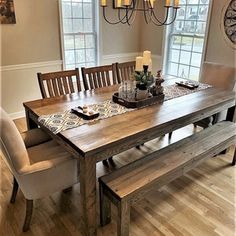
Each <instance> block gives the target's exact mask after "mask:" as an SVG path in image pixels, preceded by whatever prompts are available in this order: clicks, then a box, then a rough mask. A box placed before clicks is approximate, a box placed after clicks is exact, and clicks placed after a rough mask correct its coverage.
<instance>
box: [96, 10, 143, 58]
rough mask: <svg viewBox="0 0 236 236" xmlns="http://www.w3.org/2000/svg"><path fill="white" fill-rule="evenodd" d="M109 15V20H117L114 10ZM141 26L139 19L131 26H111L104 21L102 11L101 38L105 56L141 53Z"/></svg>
mask: <svg viewBox="0 0 236 236" xmlns="http://www.w3.org/2000/svg"><path fill="white" fill-rule="evenodd" d="M109 9H111V8H109ZM107 13H108V14H107V17H108V18H109V19H112V20H114V21H115V20H116V18H115V16H116V14H114V11H113V9H112V10H110V11H108V12H107ZM140 26H141V25H140V20H139V18H138V19H136V21H135V22H134V24H132V25H131V26H128V25H121V24H117V25H110V24H108V23H107V22H106V21H105V20H104V19H103V16H102V11H101V10H100V27H101V28H100V29H101V30H100V37H101V41H102V43H101V47H102V48H101V50H102V52H103V55H110V54H122V53H131V52H139V50H140V34H141V28H142V27H140Z"/></svg>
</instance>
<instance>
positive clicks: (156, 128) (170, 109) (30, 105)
mask: <svg viewBox="0 0 236 236" xmlns="http://www.w3.org/2000/svg"><path fill="white" fill-rule="evenodd" d="M174 82H175V80H172V83H174ZM168 83H170V82H168ZM118 87H119V86H117V85H115V86H110V87H105V88H100V89H96V90H92V91H86V92H80V93H75V94H71V95H65V96H60V97H56V98H50V99H41V100H36V101H31V102H25V103H24V106H25V108H26V109H27V110H28V111H29V112H30V113H31V116H33V117H34V118H35V120H36V119H37V118H38V117H39V116H41V115H46V114H52V113H56V112H61V111H65V110H67V109H70V108H73V107H76V106H78V105H84V104H92V103H98V102H101V101H104V100H108V99H111V96H112V94H113V93H114V92H115V91H117V89H118ZM232 106H235V93H234V92H229V91H223V90H219V89H216V88H208V89H205V90H202V91H198V92H195V93H192V94H189V95H185V96H181V97H178V98H175V99H171V100H168V101H165V102H164V103H163V104H155V105H152V106H148V107H145V108H141V109H138V110H135V111H132V112H127V113H125V114H122V115H117V116H113V117H111V118H108V119H104V120H99V121H96V122H94V123H92V124H85V125H82V126H79V127H77V128H73V129H69V130H66V131H63V132H61V133H59V134H57V136H58V137H60V138H61V139H63V141H64V142H66V143H67V144H68V145H69V146H71V147H72V148H73V149H74V150H76V151H77V152H78V153H79V154H80V155H82V156H92V155H98V156H99V155H100V154H101V153H103V155H105V156H110V155H114V154H116V153H119V152H121V151H123V150H127V149H129V148H131V147H134V146H136V145H138V144H141V143H143V142H146V141H148V140H151V139H153V138H156V137H158V136H159V135H162V134H165V133H168V132H171V131H174V130H176V129H178V128H181V127H183V126H185V125H188V124H191V123H193V122H196V121H198V120H201V119H202V118H205V117H208V116H210V115H213V114H215V113H217V112H219V111H222V110H225V109H228V108H230V107H232ZM103 159H104V156H103Z"/></svg>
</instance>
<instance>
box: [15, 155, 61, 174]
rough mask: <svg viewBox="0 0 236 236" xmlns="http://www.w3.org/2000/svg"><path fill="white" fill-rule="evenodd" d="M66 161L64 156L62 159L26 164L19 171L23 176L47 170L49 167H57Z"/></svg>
mask: <svg viewBox="0 0 236 236" xmlns="http://www.w3.org/2000/svg"><path fill="white" fill-rule="evenodd" d="M64 161H65V159H64V158H62V159H58V158H55V159H51V160H46V161H40V162H37V163H34V164H32V165H27V166H24V167H23V168H21V169H20V170H19V171H18V174H19V175H21V176H23V175H28V174H34V173H36V172H42V171H47V170H49V169H52V168H55V167H56V166H57V165H60V164H61V163H63V162H64Z"/></svg>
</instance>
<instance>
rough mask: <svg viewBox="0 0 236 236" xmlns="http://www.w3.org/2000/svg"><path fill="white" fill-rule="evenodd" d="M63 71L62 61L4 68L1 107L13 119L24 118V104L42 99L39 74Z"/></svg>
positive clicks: (2, 68) (2, 72) (2, 71)
mask: <svg viewBox="0 0 236 236" xmlns="http://www.w3.org/2000/svg"><path fill="white" fill-rule="evenodd" d="M61 69H62V61H61V60H59V61H48V62H38V63H29V64H20V65H10V66H2V67H1V68H0V71H1V106H2V107H3V109H5V110H6V111H7V112H8V113H9V114H10V116H11V117H12V118H13V119H16V118H19V117H22V116H24V115H25V113H24V108H23V102H26V101H30V100H35V99H39V98H41V94H40V90H39V85H38V79H37V73H38V72H43V73H45V72H50V71H58V70H61Z"/></svg>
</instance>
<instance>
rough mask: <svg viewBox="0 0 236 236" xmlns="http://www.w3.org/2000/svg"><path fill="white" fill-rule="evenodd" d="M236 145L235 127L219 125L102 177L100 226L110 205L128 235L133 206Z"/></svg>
mask: <svg viewBox="0 0 236 236" xmlns="http://www.w3.org/2000/svg"><path fill="white" fill-rule="evenodd" d="M235 143H236V125H235V124H234V123H232V122H228V121H225V122H220V123H218V124H216V125H214V126H211V127H209V128H207V129H205V130H202V131H200V132H198V133H195V134H193V135H191V136H189V137H187V138H185V139H183V140H180V141H178V142H176V143H174V144H171V145H169V146H167V147H165V148H163V149H160V150H158V151H155V152H153V153H151V154H149V155H147V156H145V157H143V158H141V159H139V160H137V161H135V162H133V163H130V164H129V165H127V166H124V167H122V168H120V169H118V170H117V171H114V172H112V173H110V174H108V175H106V176H103V177H101V178H100V179H99V183H100V197H101V199H100V200H101V224H102V225H105V224H107V223H109V222H110V201H111V202H113V203H114V204H115V205H116V206H117V208H118V235H122V236H124V235H129V215H130V205H131V204H132V203H134V202H136V201H138V200H139V199H141V198H143V196H144V195H145V194H147V193H148V192H149V191H151V190H152V189H153V188H155V189H157V188H159V187H161V186H163V185H165V184H168V183H169V182H171V181H172V180H174V179H176V178H178V177H180V176H182V175H183V174H184V173H186V172H187V171H189V170H191V169H193V168H194V167H195V166H197V165H198V164H199V163H201V162H202V161H204V160H205V159H206V158H209V157H213V156H215V155H217V154H218V153H220V152H221V151H223V150H224V149H226V148H228V147H230V146H231V145H233V144H235ZM234 164H235V155H234V159H233V165H234Z"/></svg>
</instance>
